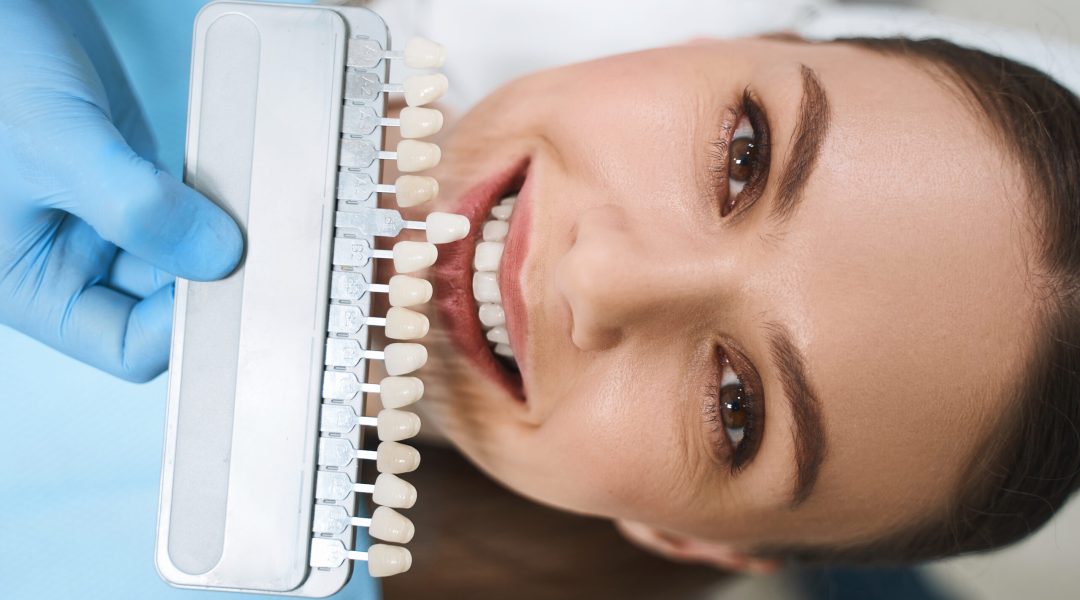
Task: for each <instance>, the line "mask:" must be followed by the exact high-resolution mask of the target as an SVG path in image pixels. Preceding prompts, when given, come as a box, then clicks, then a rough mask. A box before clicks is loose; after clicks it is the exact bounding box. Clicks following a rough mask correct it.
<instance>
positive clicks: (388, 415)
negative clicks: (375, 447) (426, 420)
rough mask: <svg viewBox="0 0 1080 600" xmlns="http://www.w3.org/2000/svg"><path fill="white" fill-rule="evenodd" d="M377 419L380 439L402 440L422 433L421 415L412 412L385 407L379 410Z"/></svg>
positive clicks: (389, 440) (388, 440)
mask: <svg viewBox="0 0 1080 600" xmlns="http://www.w3.org/2000/svg"><path fill="white" fill-rule="evenodd" d="M376 419H377V420H378V424H377V425H376V430H377V431H378V433H379V441H383V442H400V441H401V440H407V439H409V438H413V437H416V435H417V434H418V433H420V417H418V416H416V415H415V414H414V413H411V412H406V411H404V410H398V409H396V408H384V409H382V410H381V411H379V416H378V417H376Z"/></svg>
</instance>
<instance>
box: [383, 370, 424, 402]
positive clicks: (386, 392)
mask: <svg viewBox="0 0 1080 600" xmlns="http://www.w3.org/2000/svg"><path fill="white" fill-rule="evenodd" d="M423 395H424V382H423V380H421V379H420V378H419V377H385V378H383V380H382V381H380V382H379V401H380V402H381V403H382V405H383V406H384V407H386V408H402V407H405V406H408V405H410V404H412V403H413V402H416V401H417V400H419V399H420V398H421V397H423Z"/></svg>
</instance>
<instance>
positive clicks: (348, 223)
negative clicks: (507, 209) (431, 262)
mask: <svg viewBox="0 0 1080 600" xmlns="http://www.w3.org/2000/svg"><path fill="white" fill-rule="evenodd" d="M334 224H335V226H337V228H338V229H344V230H347V231H346V235H348V234H350V233H353V232H352V231H350V230H355V231H356V232H359V233H360V234H363V235H377V236H380V237H397V236H398V235H399V234H400V233H401V231H402V230H403V229H413V230H417V231H427V240H428V243H431V244H447V243H450V242H456V241H458V240H461V239H465V237H466V236H468V235H469V230H470V229H471V228H472V225H471V224H470V223H469V219H468V218H466V217H465V216H464V215H456V214H453V213H444V212H433V213H431V214H429V215H428V216H427V219H425V220H424V221H406V220H405V219H402V218H401V213H399V212H398V211H396V210H393V209H389V208H358V209H355V210H348V211H338V212H337V217H336V220H335V223H334ZM353 235H355V234H353Z"/></svg>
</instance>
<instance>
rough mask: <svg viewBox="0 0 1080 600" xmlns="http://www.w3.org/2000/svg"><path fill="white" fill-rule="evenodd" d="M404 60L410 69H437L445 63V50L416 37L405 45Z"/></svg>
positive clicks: (425, 39) (439, 45)
mask: <svg viewBox="0 0 1080 600" xmlns="http://www.w3.org/2000/svg"><path fill="white" fill-rule="evenodd" d="M404 59H405V66H407V67H409V68H410V69H438V68H440V67H442V66H443V65H444V64H445V63H446V48H444V47H443V45H442V44H436V43H435V42H433V41H431V40H429V39H427V38H422V37H419V36H417V37H414V38H412V39H410V40H409V41H408V42H407V43H406V44H405V52H404Z"/></svg>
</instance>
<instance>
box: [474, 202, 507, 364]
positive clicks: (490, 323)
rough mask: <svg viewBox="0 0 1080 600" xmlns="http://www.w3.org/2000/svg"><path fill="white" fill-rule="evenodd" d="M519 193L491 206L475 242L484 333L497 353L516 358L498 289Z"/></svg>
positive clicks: (476, 290) (476, 282) (476, 293)
mask: <svg viewBox="0 0 1080 600" xmlns="http://www.w3.org/2000/svg"><path fill="white" fill-rule="evenodd" d="M516 203H517V196H508V197H506V198H503V199H502V200H501V201H500V202H499V203H498V204H497V205H495V206H493V207H492V208H491V212H490V215H489V218H488V220H487V222H485V223H484V228H483V241H482V242H478V243H477V244H476V253H475V254H474V255H473V269H474V270H475V272H474V273H473V296H475V298H476V301H477V303H479V305H480V307H479V312H480V324H481V325H482V326H483V330H484V335H485V336H486V337H487V339H488V341H489V342H491V344H492V345H493V346H494V347H495V348H494V350H495V353H496V354H499V355H500V356H505V357H507V358H509V359H510V360H511V362H513V358H514V353H513V350H511V349H510V334H509V333H508V332H507V330H506V311H505V310H504V309H503V307H502V295H501V293H500V290H499V276H498V275H499V268H500V267H501V266H502V257H503V251H504V250H505V249H506V246H505V244H504V242H505V240H506V237H507V235H509V233H510V223H509V221H510V217H511V216H512V215H513V214H514V205H515V204H516Z"/></svg>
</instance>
